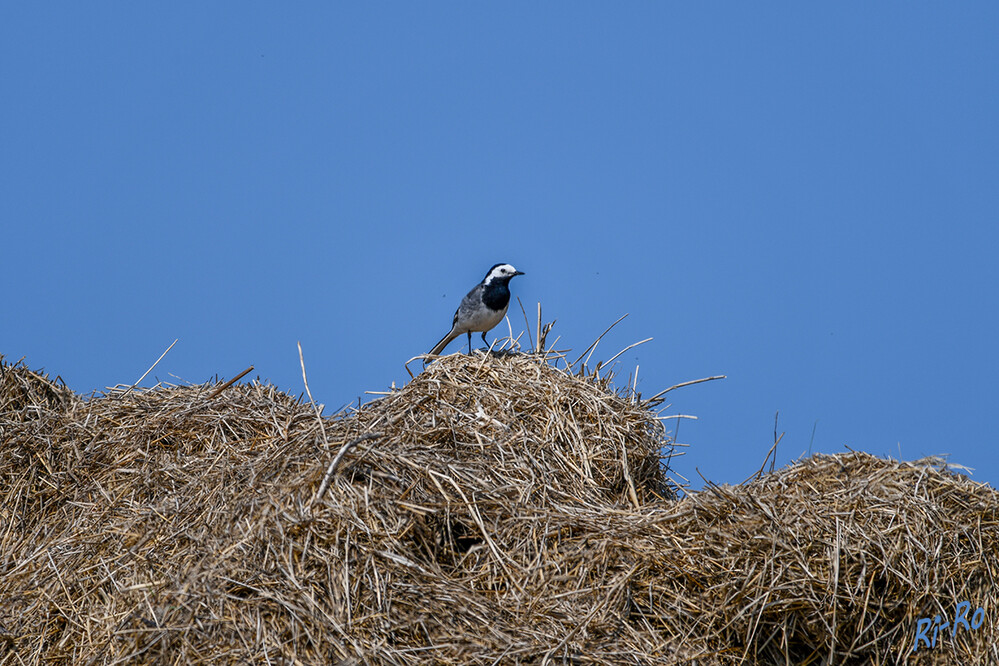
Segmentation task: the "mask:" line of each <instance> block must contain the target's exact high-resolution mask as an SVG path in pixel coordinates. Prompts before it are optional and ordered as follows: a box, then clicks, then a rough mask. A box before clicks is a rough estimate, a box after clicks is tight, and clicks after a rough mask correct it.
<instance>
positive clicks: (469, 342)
mask: <svg viewBox="0 0 999 666" xmlns="http://www.w3.org/2000/svg"><path fill="white" fill-rule="evenodd" d="M468 355H469V356H471V355H472V332H471V331H469V332H468Z"/></svg>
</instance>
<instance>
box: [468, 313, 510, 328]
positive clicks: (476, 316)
mask: <svg viewBox="0 0 999 666" xmlns="http://www.w3.org/2000/svg"><path fill="white" fill-rule="evenodd" d="M506 310H507V309H506V308H503V309H502V310H499V311H494V310H489V309H488V308H482V309H481V310H479V311H478V312H475V313H473V314H472V316H470V317H468V318H467V319H466V320H465V321H464V322H462V323H463V324H464V325H463V326H462V327H461V328H462V330H463V331H465V332H479V331H488V330H490V329H491V328H493V327H494V326H496V324H498V323H500V322H501V321H503V317H504V316H506Z"/></svg>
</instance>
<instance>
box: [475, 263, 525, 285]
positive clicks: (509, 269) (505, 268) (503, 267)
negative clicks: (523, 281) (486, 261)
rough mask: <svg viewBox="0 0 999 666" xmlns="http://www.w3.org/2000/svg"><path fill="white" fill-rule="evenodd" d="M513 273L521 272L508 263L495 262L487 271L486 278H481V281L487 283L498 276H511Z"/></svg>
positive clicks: (519, 273)
mask: <svg viewBox="0 0 999 666" xmlns="http://www.w3.org/2000/svg"><path fill="white" fill-rule="evenodd" d="M514 275H523V273H521V272H520V271H518V270H517V269H516V268H514V267H513V266H511V265H510V264H497V265H496V266H493V267H492V269H491V270H490V271H489V275H487V276H486V279H485V280H483V282H485V283H486V284H489V283H490V282H492V281H493V280H496V279H499V278H512V277H513V276H514Z"/></svg>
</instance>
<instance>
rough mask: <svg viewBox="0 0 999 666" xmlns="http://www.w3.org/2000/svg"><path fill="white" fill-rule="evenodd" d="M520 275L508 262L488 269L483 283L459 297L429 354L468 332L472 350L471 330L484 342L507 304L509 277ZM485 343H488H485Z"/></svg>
mask: <svg viewBox="0 0 999 666" xmlns="http://www.w3.org/2000/svg"><path fill="white" fill-rule="evenodd" d="M517 275H523V273H521V272H520V271H518V270H517V269H516V268H514V267H513V266H511V265H510V264H496V265H495V266H493V267H492V268H490V269H489V272H488V273H486V277H485V278H483V279H482V282H480V283H479V284H477V285H475V287H474V288H473V289H472V291H470V292H468V294H466V295H465V298H463V299H461V305H459V306H458V310H457V311H456V312H455V313H454V321H453V322H452V323H451V330H450V331H449V332H448V334H447V335H445V336H444V337H443V338H441V341H440V342H438V343H437V344H436V345H434V348H433V349H431V350H430V354H431V355H435V356H436V355H437V354H440V353H441V352H442V351H444V348H445V347H447V345H448V343H449V342H451V341H452V340H454V339H455V338H456V337H458V336H459V335H461V334H462V333H467V334H468V353H469V354H471V353H472V332H473V331H475V332H479V331H482V341H483V342H486V331H488V330H489V329H491V328H492V327H493V326H495V325H496V324H498V323H500V322H501V321H503V317H505V316H506V309H507V307H509V305H510V286H509V285H510V280H511V279H513V277H514V276H517ZM487 344H488V343H487Z"/></svg>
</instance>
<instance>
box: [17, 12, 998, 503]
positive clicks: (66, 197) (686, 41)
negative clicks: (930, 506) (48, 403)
mask: <svg viewBox="0 0 999 666" xmlns="http://www.w3.org/2000/svg"><path fill="white" fill-rule="evenodd" d="M331 5H332V3H253V2H239V3H236V2H230V3H204V2H197V3H192V2H188V3H177V2H174V3H169V4H168V5H167V6H163V7H158V6H154V5H150V4H149V3H124V2H117V3H69V2H64V3H6V4H5V5H4V7H3V8H2V9H0V85H2V93H3V96H2V103H0V132H2V134H0V136H2V144H0V224H2V242H3V249H2V266H3V286H4V289H3V300H4V307H3V309H2V311H3V319H2V323H0V353H3V354H5V355H6V356H7V358H8V360H11V361H12V360H16V359H18V358H20V357H22V356H23V357H25V358H26V361H27V363H28V364H29V365H30V366H32V367H36V368H37V367H44V368H45V369H46V370H48V371H49V372H51V373H53V374H58V375H61V376H62V377H63V378H64V379H65V380H66V382H67V383H68V384H69V386H70V387H72V388H73V389H75V390H77V391H79V392H81V393H90V392H91V391H93V390H94V389H101V388H103V387H106V386H110V385H114V384H118V383H123V384H130V383H132V382H134V381H135V380H136V379H137V378H138V377H139V375H141V374H142V372H143V371H145V370H146V369H147V368H148V367H149V365H150V364H151V363H152V362H153V361H154V360H155V359H156V358H157V357H158V356H159V355H160V353H161V352H162V351H163V350H164V349H165V348H166V347H167V346H168V345H169V344H170V343H171V342H172V341H173V340H174V339H175V338H179V339H180V342H179V343H178V344H177V346H176V347H174V349H173V350H172V351H171V352H170V353H169V354H168V355H167V357H166V358H164V359H163V361H162V362H161V363H160V364H159V366H157V368H156V370H155V371H154V373H153V375H151V376H150V378H149V379H148V380H147V381H146V382H145V383H147V384H149V383H153V382H155V379H160V380H165V381H174V382H176V381H180V380H183V381H189V382H202V381H206V380H208V379H211V378H213V377H214V376H215V375H216V374H218V375H220V376H221V377H233V376H235V375H236V374H237V373H239V372H240V371H242V370H243V369H244V368H246V367H247V366H249V365H251V364H252V365H255V366H256V371H255V372H254V375H257V374H259V375H260V376H261V377H263V378H266V379H269V380H271V381H273V382H274V383H276V384H277V385H278V386H279V387H281V388H283V389H285V390H287V391H289V392H291V393H294V394H298V393H300V392H301V391H302V390H303V385H302V380H301V372H300V368H299V361H298V351H297V348H296V342H297V341H299V340H300V341H301V342H302V345H303V347H304V350H305V359H306V365H307V368H308V371H309V379H310V386H311V388H312V391H313V394H314V395H315V396H316V399H317V400H318V401H320V402H323V403H325V404H326V405H327V411H328V413H329V412H332V411H333V410H335V409H336V408H339V407H340V406H341V405H343V404H345V403H349V402H355V403H356V401H357V399H358V396H361V399H362V400H364V399H367V398H368V397H370V396H364V391H366V390H384V389H385V388H387V387H388V386H389V385H390V383H391V382H393V381H395V382H396V383H397V384H402V383H404V382H405V381H406V380H407V379H408V375H407V374H406V372H405V370H404V367H403V364H404V363H405V362H406V361H407V360H408V359H410V358H411V357H413V356H415V355H417V354H419V353H422V352H425V351H427V350H428V349H429V348H430V347H431V346H432V345H433V343H434V342H436V341H437V339H438V338H440V336H441V335H443V333H444V332H446V330H447V328H448V326H449V324H450V320H451V315H452V313H453V312H454V309H455V307H456V306H457V303H458V301H459V299H460V298H461V296H462V295H463V294H464V293H465V292H466V291H467V290H468V289H469V288H470V287H472V286H473V285H474V284H475V283H476V282H477V281H478V280H480V279H481V278H482V276H483V275H484V273H485V271H486V269H488V268H489V267H490V266H491V265H492V264H494V263H496V262H500V261H506V262H510V263H513V264H514V265H515V266H516V267H517V268H518V269H520V270H522V271H525V272H526V273H527V275H526V276H524V277H522V278H517V279H516V280H515V281H514V282H513V291H514V294H515V296H518V297H520V299H521V300H522V301H523V302H524V303H525V305H526V306H527V307H528V308H529V310H533V308H534V307H535V304H536V303H537V302H538V301H541V302H542V304H543V306H544V311H545V319H548V320H550V319H553V318H554V319H557V320H558V323H557V324H556V328H555V333H554V334H553V335H555V334H557V335H561V336H562V341H561V342H560V343H559V346H565V347H571V348H573V349H575V350H576V351H577V352H579V351H582V349H583V348H584V347H585V346H586V345H587V344H589V343H590V342H591V341H592V340H593V339H594V338H595V337H596V336H597V335H598V334H599V333H600V332H601V331H602V330H603V329H604V328H605V327H606V326H608V325H609V324H610V323H611V322H613V321H614V320H615V319H617V318H618V317H619V316H620V315H622V314H624V313H630V317H629V318H628V319H626V320H625V321H624V322H622V323H621V324H620V325H619V326H618V327H617V328H616V329H615V330H614V331H613V332H612V333H611V334H609V335H608V336H607V337H606V338H605V339H604V341H603V342H602V343H601V345H600V348H599V350H598V352H597V354H596V356H595V357H594V358H595V359H596V358H597V357H599V358H605V359H606V358H608V357H610V356H611V355H613V354H614V353H616V352H617V351H619V350H620V349H621V348H623V347H625V346H626V345H628V344H630V343H632V342H635V341H638V340H640V339H642V338H646V337H650V336H652V337H654V338H655V340H654V341H653V342H650V343H647V344H645V345H643V346H641V347H638V348H636V349H634V350H632V351H630V352H628V353H627V354H625V355H624V356H622V357H621V359H620V364H619V366H618V369H619V373H620V375H619V377H620V380H621V384H624V383H625V382H626V381H627V379H626V378H627V376H628V375H629V374H630V373H632V372H633V371H634V367H635V366H636V365H640V371H639V389H640V390H641V391H642V392H643V393H644V394H645V395H647V396H648V395H651V394H653V393H656V392H658V391H660V390H662V389H664V388H666V387H668V386H671V385H673V384H676V383H678V382H682V381H686V380H690V379H696V378H699V377H704V376H707V375H713V374H726V375H728V379H727V380H724V381H720V382H710V383H707V384H702V385H698V386H693V387H690V388H686V389H682V390H679V391H675V392H674V393H672V394H671V396H672V397H673V400H672V406H671V407H670V408H669V409H668V410H667V411H666V412H664V413H666V414H671V413H685V414H695V415H697V416H698V417H699V420H698V421H683V422H682V424H681V425H680V428H679V433H678V435H679V440H680V441H681V442H684V443H687V444H689V445H690V448H689V450H688V453H687V455H686V456H685V457H684V458H681V459H679V460H677V461H675V463H674V464H675V467H676V469H677V470H678V471H679V472H681V473H683V474H684V475H686V476H688V477H689V478H691V480H692V481H693V485H694V487H697V486H699V485H700V484H701V483H702V482H701V479H700V478H699V477H698V473H697V470H699V471H700V473H701V474H703V475H704V477H706V478H708V479H711V480H713V481H717V482H739V481H741V480H743V479H744V478H745V477H747V476H749V475H750V474H752V473H753V472H754V471H755V470H756V469H757V468H758V467H759V466H760V464H761V463H762V462H763V457H764V455H765V454H766V452H767V450H768V449H769V447H770V445H771V443H772V441H773V426H774V423H773V422H774V415H775V412H777V411H778V410H779V412H780V423H779V426H778V428H779V430H780V431H781V432H785V433H786V434H785V435H784V438H783V440H782V442H781V446H780V449H779V462H781V463H783V462H786V461H787V460H789V459H791V458H793V457H797V456H798V455H800V454H801V453H803V452H805V451H807V450H808V449H809V448H811V450H812V451H823V452H837V451H843V450H844V447H846V446H849V447H851V448H854V449H858V450H864V451H869V452H872V453H877V454H881V455H892V456H894V457H899V456H901V457H902V458H904V459H914V458H917V457H920V456H924V455H928V454H938V453H949V454H951V460H952V461H953V462H957V463H961V464H964V465H968V466H970V467H973V468H976V473H975V475H974V478H976V479H978V480H982V481H987V482H990V483H992V484H993V485H996V484H995V482H996V480H997V479H999V454H997V436H996V418H995V409H996V405H997V403H999V389H997V387H996V381H997V380H996V370H997V360H999V359H997V352H996V340H997V333H999V331H997V328H999V326H997V324H999V317H997V306H996V285H997V278H999V270H997V268H996V265H997V259H996V254H997V249H999V230H997V228H999V227H997V212H999V129H997V128H999V37H997V35H999V5H997V4H995V3H934V4H929V3H921V4H914V3H902V2H888V3H876V4H872V3H847V4H843V3H836V4H830V3H825V4H823V5H821V6H819V5H816V4H815V3H807V4H806V3H790V2H785V3H767V4H765V5H761V4H759V3H743V2H738V3H735V2H733V3H721V2H707V3H704V2H698V3H627V4H621V3H601V4H596V3H544V4H542V5H540V6H539V4H538V3H449V4H442V3H429V4H428V3H354V4H353V5H351V6H347V5H344V4H337V5H335V6H331ZM511 314H515V316H513V317H512V320H513V324H514V326H515V327H516V328H517V329H518V330H520V329H522V328H523V323H522V317H521V315H520V314H519V308H517V307H516V306H515V307H514V309H512V310H511ZM532 322H533V315H532ZM501 329H502V331H504V332H505V330H506V327H505V325H501V327H500V329H497V331H496V332H499V331H500V330H501ZM459 349H460V346H459V345H458V344H457V343H453V344H452V346H451V347H450V348H449V349H448V351H452V352H453V351H457V350H459ZM178 378H180V379H178ZM813 433H814V436H813Z"/></svg>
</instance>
